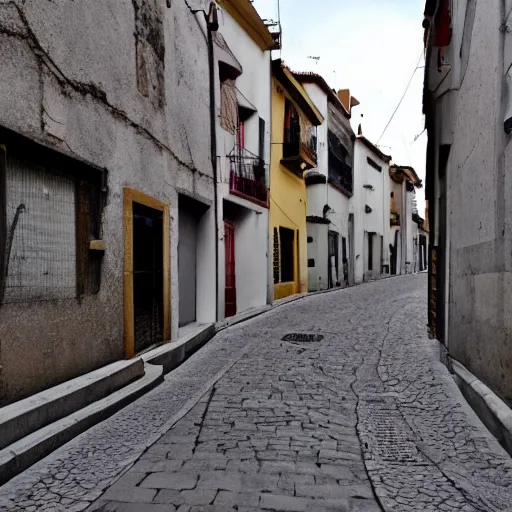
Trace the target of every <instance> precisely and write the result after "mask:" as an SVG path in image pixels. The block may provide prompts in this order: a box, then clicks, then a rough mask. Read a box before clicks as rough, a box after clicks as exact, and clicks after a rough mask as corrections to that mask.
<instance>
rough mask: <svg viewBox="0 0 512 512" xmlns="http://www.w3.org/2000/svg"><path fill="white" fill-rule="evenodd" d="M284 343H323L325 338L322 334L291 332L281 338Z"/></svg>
mask: <svg viewBox="0 0 512 512" xmlns="http://www.w3.org/2000/svg"><path fill="white" fill-rule="evenodd" d="M281 339H282V340H283V341H299V342H301V343H312V342H313V343H314V342H318V341H322V340H323V339H324V337H323V336H322V335H321V334H305V333H302V332H291V333H288V334H286V335H285V336H283V337H282V338H281Z"/></svg>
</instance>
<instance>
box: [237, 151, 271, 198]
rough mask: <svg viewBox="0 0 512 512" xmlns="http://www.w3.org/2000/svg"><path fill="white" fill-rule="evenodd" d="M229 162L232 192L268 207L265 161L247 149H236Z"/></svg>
mask: <svg viewBox="0 0 512 512" xmlns="http://www.w3.org/2000/svg"><path fill="white" fill-rule="evenodd" d="M229 161H230V179H229V189H230V192H231V193H232V194H234V195H237V196H240V197H243V198H245V199H248V200H249V201H252V202H254V203H256V204H259V205H260V206H265V207H268V188H267V177H266V169H265V164H264V162H263V160H262V159H261V158H260V157H259V156H257V155H254V154H253V153H251V152H250V151H248V150H246V149H245V148H240V147H236V148H235V150H234V151H233V152H232V154H231V155H229Z"/></svg>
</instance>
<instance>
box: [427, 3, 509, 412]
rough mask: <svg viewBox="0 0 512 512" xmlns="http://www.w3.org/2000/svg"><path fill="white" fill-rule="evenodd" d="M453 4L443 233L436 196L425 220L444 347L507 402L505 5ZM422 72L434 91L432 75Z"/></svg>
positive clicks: (444, 123)
mask: <svg viewBox="0 0 512 512" xmlns="http://www.w3.org/2000/svg"><path fill="white" fill-rule="evenodd" d="M455 4H456V5H455V8H454V17H453V20H452V22H453V33H454V37H453V40H452V44H451V47H453V48H452V50H451V53H450V55H449V57H448V59H450V60H449V61H450V63H451V64H452V73H451V74H452V76H451V77H447V79H446V80H445V84H443V88H445V89H446V90H449V89H452V91H451V92H448V93H447V94H445V95H444V96H443V97H442V98H440V97H439V96H440V95H441V94H442V93H443V92H446V90H445V91H442V90H439V91H436V92H435V97H437V98H439V99H438V100H437V104H436V111H435V118H436V131H435V143H436V169H435V176H436V178H435V195H436V198H439V197H440V196H442V183H441V180H440V178H439V171H440V170H441V171H442V169H439V146H440V145H441V144H446V145H450V152H449V158H448V161H447V165H446V178H445V181H446V187H447V194H446V202H447V205H448V206H447V233H448V241H446V242H445V241H444V240H442V239H440V238H439V236H438V235H439V232H440V231H439V225H440V219H439V213H440V208H439V204H437V205H436V218H435V220H436V223H435V226H432V225H431V226H430V227H431V229H432V228H434V229H435V238H434V241H435V243H436V244H439V245H440V246H442V248H443V249H445V248H446V249H447V250H448V258H449V270H448V278H447V283H448V285H449V287H448V292H449V295H448V296H447V305H448V321H447V325H448V330H447V334H448V336H447V345H448V350H449V352H450V353H451V354H452V355H453V356H454V357H455V358H456V359H457V360H459V361H461V362H462V363H463V364H464V365H465V366H467V367H468V368H469V369H470V370H471V372H473V373H474V374H475V375H477V376H478V377H479V378H480V379H481V380H483V381H484V382H485V383H486V384H487V385H489V386H490V387H491V388H492V389H493V390H494V391H496V392H497V393H498V394H499V395H500V396H501V397H502V398H503V399H505V400H506V401H508V403H509V404H512V341H511V340H512V315H511V314H510V311H512V236H511V228H512V182H511V179H512V178H511V175H510V172H509V169H510V167H511V164H512V160H511V158H512V144H511V143H510V135H508V136H507V135H506V134H505V132H504V129H503V122H504V117H505V107H506V104H507V103H508V102H509V101H510V92H507V91H506V89H504V85H505V80H504V70H505V71H506V70H508V69H509V68H510V65H511V64H512V54H510V53H507V51H506V48H507V47H510V43H511V41H510V37H511V36H510V29H509V28H507V29H506V30H503V27H504V26H505V25H507V20H505V17H504V16H505V13H509V9H510V7H511V6H510V5H508V4H510V2H494V1H493V0H485V1H480V2H467V1H466V2H460V1H459V2H455ZM466 13H467V14H466ZM510 22H511V19H510V16H509V19H508V26H510ZM465 25H466V26H465ZM461 41H462V43H461V44H460V42H461ZM461 45H462V46H461ZM459 48H460V51H459ZM504 48H505V52H504ZM434 51H437V49H434ZM432 60H433V61H435V55H434V58H433V59H432ZM432 66H435V62H434V63H433V64H432ZM436 75H437V76H436ZM431 76H432V77H433V78H432V81H431V82H430V83H429V84H428V85H429V88H430V89H431V90H432V91H434V89H435V88H436V86H437V84H438V82H439V74H438V73H437V71H436V70H434V71H433V72H432V73H431ZM441 78H442V76H441Z"/></svg>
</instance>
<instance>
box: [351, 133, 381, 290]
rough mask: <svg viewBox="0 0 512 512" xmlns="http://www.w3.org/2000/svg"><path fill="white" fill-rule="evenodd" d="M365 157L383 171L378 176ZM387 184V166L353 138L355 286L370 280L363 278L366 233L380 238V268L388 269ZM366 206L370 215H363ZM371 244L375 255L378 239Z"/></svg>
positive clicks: (378, 248)
mask: <svg viewBox="0 0 512 512" xmlns="http://www.w3.org/2000/svg"><path fill="white" fill-rule="evenodd" d="M368 157H370V158H371V159H372V160H373V161H374V162H376V163H377V164H378V165H379V166H381V167H382V171H381V172H379V171H377V170H376V169H374V168H373V167H371V166H370V165H369V164H368V162H367V158H368ZM389 181H390V180H389V164H388V163H387V162H385V161H384V160H382V159H381V158H379V156H378V155H377V154H375V153H374V152H373V151H372V150H371V149H369V148H368V147H367V146H366V145H365V144H364V143H363V142H362V141H361V140H360V139H358V138H356V141H355V144H354V196H353V198H352V204H351V212H352V213H354V224H355V229H354V231H355V233H354V235H355V236H354V238H355V240H354V245H355V247H354V248H355V253H356V262H355V281H356V283H359V282H361V281H363V279H365V277H371V276H365V275H364V273H365V268H366V267H365V262H366V261H367V259H368V256H367V251H368V247H367V237H366V236H365V234H366V233H368V232H374V233H376V235H379V236H382V237H383V251H382V255H381V259H382V264H383V265H389V242H390V229H389V212H390V203H391V202H390V192H391V190H390V183H389ZM364 185H371V186H372V187H373V189H374V190H373V191H372V190H369V189H366V188H364ZM366 205H368V206H369V207H370V208H371V209H372V212H371V213H365V206H366ZM374 244H375V245H374V253H375V250H378V251H380V242H378V238H377V236H375V237H374ZM380 270H381V269H380V264H379V268H375V266H374V275H375V274H376V275H378V274H380Z"/></svg>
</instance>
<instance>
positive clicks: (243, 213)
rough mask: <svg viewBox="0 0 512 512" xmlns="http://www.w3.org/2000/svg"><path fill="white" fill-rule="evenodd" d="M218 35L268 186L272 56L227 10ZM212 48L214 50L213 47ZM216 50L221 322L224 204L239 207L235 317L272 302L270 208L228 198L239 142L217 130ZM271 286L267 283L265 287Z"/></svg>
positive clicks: (247, 133)
mask: <svg viewBox="0 0 512 512" xmlns="http://www.w3.org/2000/svg"><path fill="white" fill-rule="evenodd" d="M219 23H220V28H219V34H221V35H222V37H223V38H224V40H225V42H226V43H227V45H228V47H229V48H230V50H231V52H232V53H233V54H234V56H235V58H236V60H237V61H238V63H239V64H240V66H241V69H242V74H241V75H240V76H238V77H237V79H236V82H235V85H236V88H237V89H238V91H239V93H240V94H241V96H242V97H243V98H244V99H245V100H246V101H247V102H248V104H250V105H252V106H253V107H254V108H255V109H256V111H255V113H254V114H253V115H252V116H250V117H249V118H248V119H247V120H246V121H245V148H246V149H247V150H248V151H250V152H251V153H253V154H254V155H258V153H259V118H261V119H263V120H264V121H265V141H264V161H265V164H266V166H267V167H266V171H267V185H268V177H269V168H268V165H269V163H270V129H271V65H270V62H271V60H270V57H271V56H270V52H269V51H267V52H265V51H263V50H261V48H260V47H259V46H258V45H257V44H256V43H255V42H254V41H253V39H252V38H251V37H249V35H248V34H247V33H246V32H245V30H243V29H242V27H241V26H240V25H239V24H238V23H237V22H236V21H235V20H234V19H233V18H232V17H231V15H230V14H229V13H228V12H226V11H225V10H224V11H222V15H221V16H220V17H219ZM214 46H215V45H214ZM215 51H216V54H215V55H216V66H215V69H216V76H215V84H216V87H215V96H216V107H217V163H218V172H219V183H218V185H217V186H218V215H219V231H218V239H219V261H218V279H219V294H218V311H219V319H223V318H224V310H225V279H226V273H225V246H224V223H223V218H224V200H226V201H229V202H231V203H234V204H236V205H237V207H238V209H237V215H236V219H235V259H236V262H235V268H236V289H237V290H236V292H237V313H241V312H243V311H244V310H246V309H249V308H252V307H258V306H263V305H265V304H266V303H267V302H268V301H269V300H271V294H270V293H269V287H270V285H271V282H270V281H269V279H271V266H270V265H271V258H269V254H271V253H270V252H269V234H268V222H269V217H268V209H266V208H264V207H262V206H259V205H257V204H255V203H253V202H252V201H249V200H247V199H244V198H240V197H236V196H234V195H232V194H231V193H230V189H229V176H230V162H229V158H228V155H229V154H230V153H231V152H232V151H233V149H234V147H235V144H236V142H237V140H236V135H233V134H231V133H229V132H227V131H226V130H224V129H223V128H222V127H221V126H220V117H219V116H220V99H221V98H220V80H219V75H218V59H219V57H220V55H221V52H220V51H219V50H218V49H217V47H216V46H215ZM269 283H270V284H269Z"/></svg>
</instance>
